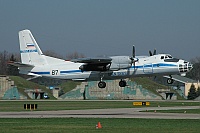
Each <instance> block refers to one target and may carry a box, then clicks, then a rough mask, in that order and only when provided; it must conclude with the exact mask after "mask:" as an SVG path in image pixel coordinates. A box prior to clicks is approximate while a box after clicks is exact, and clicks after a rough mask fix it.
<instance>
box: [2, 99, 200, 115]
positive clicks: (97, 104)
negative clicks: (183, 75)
mask: <svg viewBox="0 0 200 133" xmlns="http://www.w3.org/2000/svg"><path fill="white" fill-rule="evenodd" d="M24 104H38V109H37V110H38V111H45V110H79V109H105V108H137V107H144V106H133V102H132V101H89V100H88V101H55V100H52V101H49V100H47V101H45V100H44V101H39V100H36V101H32V100H29V101H1V102H0V111H1V112H12V111H24ZM158 105H159V106H160V107H168V106H169V107H170V106H171V107H172V106H200V103H199V102H162V101H159V102H157V101H156V102H153V101H152V102H150V106H149V107H158Z"/></svg>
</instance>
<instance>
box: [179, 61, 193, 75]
mask: <svg viewBox="0 0 200 133" xmlns="http://www.w3.org/2000/svg"><path fill="white" fill-rule="evenodd" d="M180 62H181V63H180V64H179V71H180V72H181V73H186V72H189V71H190V70H191V69H192V68H193V66H192V64H191V63H190V62H187V61H184V60H181V61H180Z"/></svg>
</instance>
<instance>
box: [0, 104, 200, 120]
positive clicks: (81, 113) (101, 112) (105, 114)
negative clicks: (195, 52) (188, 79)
mask: <svg viewBox="0 0 200 133" xmlns="http://www.w3.org/2000/svg"><path fill="white" fill-rule="evenodd" d="M178 109H181V110H184V109H200V107H199V106H184V107H180V106H179V107H142V108H116V109H87V110H59V111H23V112H0V118H147V119H200V114H189V113H187V112H185V111H183V113H158V112H156V111H157V110H178ZM148 110H153V111H154V112H148ZM141 111H145V112H141Z"/></svg>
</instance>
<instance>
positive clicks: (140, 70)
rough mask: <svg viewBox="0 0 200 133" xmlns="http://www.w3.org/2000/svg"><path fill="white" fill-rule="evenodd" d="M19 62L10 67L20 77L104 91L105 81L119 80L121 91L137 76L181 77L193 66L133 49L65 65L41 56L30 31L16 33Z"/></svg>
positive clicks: (63, 61)
mask: <svg viewBox="0 0 200 133" xmlns="http://www.w3.org/2000/svg"><path fill="white" fill-rule="evenodd" d="M19 42H20V53H21V62H12V63H10V64H12V65H15V66H18V68H19V72H20V73H21V74H27V75H31V76H34V77H35V78H36V77H49V78H58V79H67V80H74V81H99V83H98V87H99V88H105V87H106V83H105V82H104V80H114V79H121V80H120V82H119V86H120V87H125V86H126V85H127V84H126V81H125V80H124V79H125V78H131V77H136V76H141V77H142V76H158V75H160V76H168V77H169V78H168V80H167V82H168V83H169V84H171V83H172V82H173V79H172V78H171V75H173V74H180V75H182V76H184V75H185V74H186V72H188V71H190V70H191V69H192V64H190V63H189V62H187V61H185V60H181V59H177V58H173V57H172V56H171V55H169V54H156V51H154V52H153V54H152V53H151V52H150V56H138V57H136V56H135V47H134V46H133V53H132V56H111V57H106V58H80V59H74V60H71V61H66V60H62V59H58V58H53V57H49V56H46V55H44V54H43V53H42V51H41V49H40V48H39V46H38V44H37V42H36V41H35V39H34V37H33V35H32V34H31V32H30V31H29V30H22V31H20V32H19Z"/></svg>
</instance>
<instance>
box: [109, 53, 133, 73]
mask: <svg viewBox="0 0 200 133" xmlns="http://www.w3.org/2000/svg"><path fill="white" fill-rule="evenodd" d="M110 58H111V59H112V61H111V66H110V69H109V70H112V71H115V70H120V69H127V68H130V67H131V66H132V60H131V59H130V57H129V56H113V57H110Z"/></svg>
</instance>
